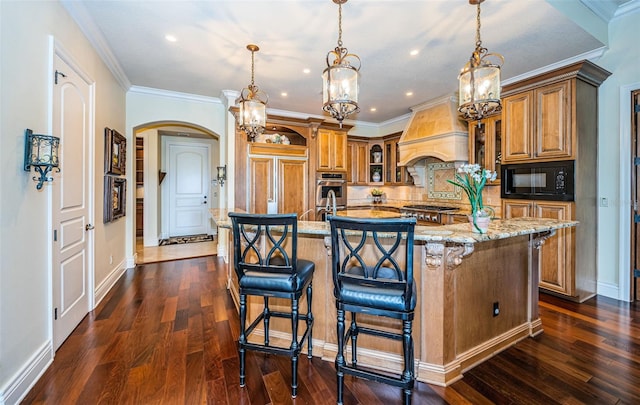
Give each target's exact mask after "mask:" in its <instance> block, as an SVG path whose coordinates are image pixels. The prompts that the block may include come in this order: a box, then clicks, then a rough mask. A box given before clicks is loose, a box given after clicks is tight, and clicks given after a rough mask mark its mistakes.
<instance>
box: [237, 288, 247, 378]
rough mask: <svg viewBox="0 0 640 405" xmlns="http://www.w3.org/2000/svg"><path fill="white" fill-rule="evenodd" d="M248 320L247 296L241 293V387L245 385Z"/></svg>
mask: <svg viewBox="0 0 640 405" xmlns="http://www.w3.org/2000/svg"><path fill="white" fill-rule="evenodd" d="M246 322H247V296H246V295H244V294H240V337H239V338H238V356H239V357H240V387H244V386H245V381H244V380H245V373H244V365H245V348H244V345H245V343H247V335H246Z"/></svg>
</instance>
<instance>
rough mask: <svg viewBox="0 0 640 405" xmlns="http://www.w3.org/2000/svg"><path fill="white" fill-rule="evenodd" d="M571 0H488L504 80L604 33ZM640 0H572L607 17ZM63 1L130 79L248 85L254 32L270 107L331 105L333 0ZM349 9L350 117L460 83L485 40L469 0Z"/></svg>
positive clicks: (303, 109)
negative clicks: (572, 9) (589, 26)
mask: <svg viewBox="0 0 640 405" xmlns="http://www.w3.org/2000/svg"><path fill="white" fill-rule="evenodd" d="M562 1H564V0H518V1H514V0H487V1H485V2H484V3H482V13H481V21H482V28H481V34H482V43H483V46H485V47H486V48H488V50H489V52H497V53H500V54H502V55H503V56H504V58H505V63H504V65H503V68H502V79H503V81H508V80H509V79H512V78H514V77H517V76H520V75H523V74H526V73H527V72H531V71H533V70H536V69H540V68H543V67H545V66H549V65H552V64H555V63H558V62H560V61H564V60H567V59H572V58H575V57H577V56H578V55H582V54H588V53H589V52H595V50H597V49H601V48H602V47H603V46H604V45H605V44H604V43H603V42H606V40H605V41H602V40H599V39H596V36H597V35H596V36H594V35H592V34H591V33H589V32H587V31H586V30H585V29H583V28H581V26H584V25H585V24H581V25H578V24H577V23H576V22H574V20H576V18H575V16H573V15H572V18H568V17H567V16H566V15H565V14H563V12H561V11H559V10H558V9H556V8H555V7H554V6H552V5H551V4H552V3H556V2H562ZM636 1H638V0H573V2H575V3H576V4H578V5H579V6H581V7H582V9H583V10H587V14H589V13H592V14H591V15H589V16H588V17H590V18H593V17H594V15H595V17H596V18H595V20H596V21H601V22H602V24H604V26H605V27H606V24H607V22H608V21H609V19H611V18H612V17H613V16H615V14H616V11H617V10H618V9H619V8H620V7H623V6H624V5H625V4H626V3H631V2H636ZM62 2H63V4H64V6H65V7H66V8H67V10H68V11H69V12H70V14H71V15H72V16H73V18H74V19H75V20H76V21H77V22H78V24H79V25H80V27H81V29H82V30H83V32H85V34H86V35H87V37H88V38H89V39H90V41H91V42H92V43H93V44H94V46H95V47H96V49H97V50H98V52H99V53H100V54H101V56H102V57H103V59H104V60H105V61H106V63H107V65H108V66H109V67H110V69H111V70H112V71H113V72H114V73H115V74H116V77H118V79H119V80H120V81H121V82H122V83H123V84H124V85H125V86H127V87H128V86H140V87H148V88H154V89H163V90H170V91H176V92H182V93H189V94H195V95H201V96H208V97H221V96H222V92H223V91H224V90H234V91H240V90H241V89H242V88H243V87H246V86H247V85H248V84H249V82H250V80H251V53H250V52H249V51H248V50H247V49H246V45H247V44H249V43H254V44H257V45H258V46H259V47H260V51H259V52H258V53H256V54H255V84H256V85H258V87H259V88H260V89H261V90H264V91H266V92H267V93H268V94H269V103H268V107H269V111H274V110H285V111H292V112H298V113H302V114H306V115H310V116H322V115H323V112H322V79H321V74H322V71H323V70H324V68H325V67H326V61H325V60H326V55H327V52H328V51H330V50H332V49H333V48H335V47H336V44H337V39H338V6H337V5H336V4H334V3H333V2H332V1H331V0H273V1H267V0H253V1H249V0H211V1H134V0H127V1H119V0H112V1H74V0H62ZM559 8H562V7H559ZM342 9H343V12H342V13H343V17H342V28H343V34H342V40H343V43H344V46H345V47H346V48H348V50H349V51H350V52H351V53H356V54H357V55H358V56H359V57H360V59H361V60H362V68H361V70H360V72H361V82H360V88H361V96H360V106H361V111H360V113H358V114H357V115H355V116H352V117H350V118H353V119H355V120H357V121H358V122H364V123H367V122H369V123H374V124H379V123H381V122H386V121H389V120H393V119H394V118H397V117H400V116H403V115H405V114H407V113H408V112H409V111H410V110H409V109H410V107H412V106H415V105H418V104H420V103H423V102H425V101H429V100H432V99H434V98H437V97H440V96H443V95H447V94H453V93H454V92H455V91H456V90H457V75H458V73H459V71H460V68H461V67H462V66H463V65H464V64H465V63H466V62H467V60H468V58H469V56H470V55H471V52H472V51H473V49H474V47H475V29H476V26H475V23H476V7H475V6H471V5H469V3H468V0H413V1H409V0H351V1H349V2H347V3H346V4H344V5H343V7H342ZM564 12H565V13H566V10H565V11H564ZM605 32H606V30H605ZM167 34H170V35H173V36H175V37H176V39H177V41H176V42H169V41H167V40H166V39H165V36H166V35H167ZM412 50H418V54H417V55H415V56H412V55H410V51H412ZM305 68H306V69H309V70H310V73H303V69H305ZM283 92H286V93H287V96H283V95H281V93H283ZM407 92H412V93H413V95H411V96H407V95H406V93H407ZM374 107H375V108H376V111H375V112H372V111H371V110H370V109H371V108H374Z"/></svg>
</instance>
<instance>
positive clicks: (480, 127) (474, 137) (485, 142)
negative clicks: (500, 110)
mask: <svg viewBox="0 0 640 405" xmlns="http://www.w3.org/2000/svg"><path fill="white" fill-rule="evenodd" d="M469 163H476V164H479V165H480V166H482V167H483V168H485V169H487V170H492V171H495V172H496V173H497V174H498V176H497V178H496V180H495V181H494V182H492V184H496V183H499V182H500V176H501V173H500V171H501V170H500V169H501V164H502V115H500V114H498V115H493V116H491V117H487V118H483V119H482V120H480V121H470V122H469Z"/></svg>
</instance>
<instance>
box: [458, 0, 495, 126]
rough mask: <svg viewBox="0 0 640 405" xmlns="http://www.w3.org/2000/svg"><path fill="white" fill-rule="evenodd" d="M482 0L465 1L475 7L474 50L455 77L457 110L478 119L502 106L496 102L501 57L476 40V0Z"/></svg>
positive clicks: (479, 0) (478, 13)
mask: <svg viewBox="0 0 640 405" xmlns="http://www.w3.org/2000/svg"><path fill="white" fill-rule="evenodd" d="M483 1H484V0H469V3H470V4H476V5H477V8H478V11H477V18H476V21H477V29H476V49H475V50H474V51H473V53H472V54H471V57H470V58H469V62H467V63H466V64H465V66H464V67H463V68H462V71H461V72H460V75H459V76H458V80H459V90H458V95H459V101H458V106H459V108H458V111H459V112H460V113H462V115H463V116H464V118H466V119H472V120H481V119H482V118H484V117H486V116H488V115H491V114H493V113H497V112H499V111H500V110H501V109H502V104H501V102H500V89H501V84H500V66H501V65H502V63H504V58H503V57H502V55H500V54H498V53H488V52H487V48H483V47H482V41H481V39H480V3H482V2H483ZM491 58H494V59H495V60H496V61H497V62H499V63H496V62H491V61H490V59H491Z"/></svg>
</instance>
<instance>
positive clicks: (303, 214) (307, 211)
mask: <svg viewBox="0 0 640 405" xmlns="http://www.w3.org/2000/svg"><path fill="white" fill-rule="evenodd" d="M311 211H313V208H311V209H308V210H306V211H305V212H303V213H302V215H300V216H299V217H298V219H299V220H300V221H302V218H304V217H305V216H306V215H307V214H308V213H310V212H311Z"/></svg>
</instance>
